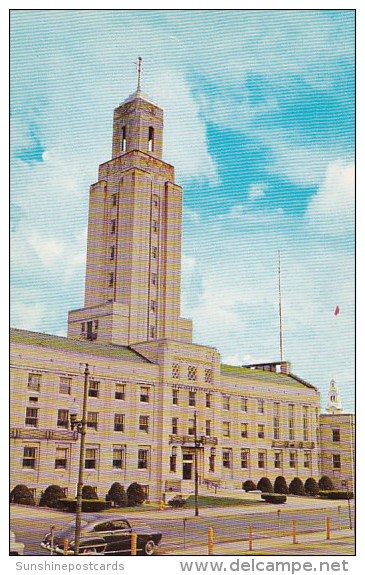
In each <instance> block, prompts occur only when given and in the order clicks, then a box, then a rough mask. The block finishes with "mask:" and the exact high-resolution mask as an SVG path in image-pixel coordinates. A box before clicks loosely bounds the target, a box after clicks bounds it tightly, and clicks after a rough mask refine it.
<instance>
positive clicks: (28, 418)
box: [25, 407, 38, 427]
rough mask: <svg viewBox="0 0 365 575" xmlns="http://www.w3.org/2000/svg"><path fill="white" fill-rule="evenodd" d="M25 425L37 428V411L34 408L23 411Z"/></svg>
mask: <svg viewBox="0 0 365 575" xmlns="http://www.w3.org/2000/svg"><path fill="white" fill-rule="evenodd" d="M25 425H28V426H29V427H38V409H37V408H36V407H27V409H26V411H25Z"/></svg>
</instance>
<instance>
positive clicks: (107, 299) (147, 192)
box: [10, 83, 321, 500]
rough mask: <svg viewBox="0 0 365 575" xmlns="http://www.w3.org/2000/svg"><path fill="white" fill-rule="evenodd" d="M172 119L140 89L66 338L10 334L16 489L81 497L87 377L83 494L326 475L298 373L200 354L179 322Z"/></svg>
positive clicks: (101, 183) (112, 163) (123, 126)
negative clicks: (115, 486)
mask: <svg viewBox="0 0 365 575" xmlns="http://www.w3.org/2000/svg"><path fill="white" fill-rule="evenodd" d="M162 143H163V111H162V109H161V108H159V107H158V106H157V105H156V104H154V103H153V102H152V101H151V100H150V98H149V97H148V96H147V95H145V94H144V93H143V92H142V91H141V89H140V83H138V87H137V91H136V92H135V93H133V94H132V95H131V96H130V97H129V98H127V99H126V100H125V101H124V102H123V103H122V104H121V105H120V106H118V107H117V108H116V110H115V111H114V123H113V143H112V158H111V160H109V161H108V162H106V163H104V164H101V166H100V168H99V179H98V182H97V183H95V184H93V185H92V186H91V188H90V202H89V222H88V239H87V263H86V282H85V301H84V307H83V308H82V309H77V310H73V311H71V312H70V313H69V319H68V337H58V336H54V335H47V334H41V333H35V332H30V331H24V330H20V329H14V330H12V331H11V450H10V454H11V487H14V486H15V485H16V484H18V483H22V484H26V485H27V486H28V487H29V488H31V489H33V491H34V493H35V495H36V496H39V495H40V493H41V491H43V490H44V489H45V488H46V487H47V486H48V485H50V484H57V485H60V486H61V487H62V488H64V489H65V492H66V493H68V495H69V496H73V495H74V494H75V493H76V483H77V475H78V461H79V440H78V435H77V432H75V431H72V430H71V428H70V417H69V412H70V409H71V406H72V403H73V402H74V400H76V402H77V403H78V404H80V405H82V403H83V386H84V369H85V364H86V363H87V364H88V365H89V369H90V376H89V381H88V393H87V433H86V454H85V472H84V483H85V484H87V485H91V486H94V487H96V488H97V492H98V495H99V496H100V497H103V496H105V494H106V493H107V491H108V490H109V488H110V486H111V484H112V483H113V482H115V481H119V482H120V483H121V484H123V485H124V486H125V487H128V485H129V484H130V483H132V482H133V481H137V482H139V483H141V484H142V485H144V486H145V490H146V494H147V497H148V498H149V499H151V500H160V499H162V498H163V497H164V495H165V494H170V493H171V492H179V493H182V494H187V493H189V492H193V490H194V473H195V467H194V462H195V458H196V463H197V470H198V479H199V483H200V490H204V489H207V488H209V486H212V485H213V486H218V487H221V488H242V484H243V482H244V481H246V480H247V479H252V480H253V481H258V480H259V479H260V478H261V477H263V476H266V477H269V478H270V479H271V480H272V481H273V480H274V479H275V478H276V477H277V476H278V475H283V476H284V477H285V478H286V479H287V481H290V480H291V479H293V478H294V477H296V476H299V477H300V478H301V479H302V480H303V481H305V479H307V478H308V477H314V478H316V479H318V477H319V476H320V471H321V469H320V457H319V401H320V396H319V392H318V391H317V389H316V388H315V387H314V386H313V385H310V384H309V383H307V382H305V381H303V380H302V379H300V378H299V377H297V376H295V375H293V373H291V368H290V364H289V363H288V362H279V363H278V362H273V363H268V364H260V365H253V366H245V367H236V366H230V365H225V364H222V363H221V360H220V354H219V352H218V351H217V350H216V349H215V348H212V347H209V346H204V345H198V344H195V343H193V342H192V322H191V320H189V319H185V318H182V317H180V277H181V223H182V189H181V187H180V186H179V185H177V184H176V183H175V181H174V168H173V166H171V165H170V164H167V163H166V162H164V161H163V159H162Z"/></svg>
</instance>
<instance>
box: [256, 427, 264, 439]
mask: <svg viewBox="0 0 365 575" xmlns="http://www.w3.org/2000/svg"><path fill="white" fill-rule="evenodd" d="M257 437H258V438H259V439H264V437H265V426H264V425H262V424H259V425H258V426H257Z"/></svg>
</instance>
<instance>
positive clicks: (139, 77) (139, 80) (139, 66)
mask: <svg viewBox="0 0 365 575" xmlns="http://www.w3.org/2000/svg"><path fill="white" fill-rule="evenodd" d="M134 63H135V65H136V67H137V92H140V91H141V90H142V72H143V64H142V58H141V56H138V62H134Z"/></svg>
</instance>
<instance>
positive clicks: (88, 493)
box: [82, 485, 99, 499]
mask: <svg viewBox="0 0 365 575" xmlns="http://www.w3.org/2000/svg"><path fill="white" fill-rule="evenodd" d="M82 498H83V499H99V497H98V494H97V493H96V487H91V485H84V486H83V488H82Z"/></svg>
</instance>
